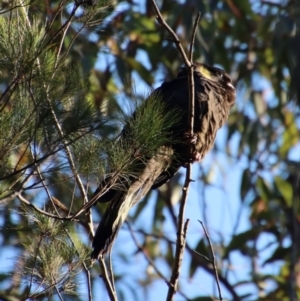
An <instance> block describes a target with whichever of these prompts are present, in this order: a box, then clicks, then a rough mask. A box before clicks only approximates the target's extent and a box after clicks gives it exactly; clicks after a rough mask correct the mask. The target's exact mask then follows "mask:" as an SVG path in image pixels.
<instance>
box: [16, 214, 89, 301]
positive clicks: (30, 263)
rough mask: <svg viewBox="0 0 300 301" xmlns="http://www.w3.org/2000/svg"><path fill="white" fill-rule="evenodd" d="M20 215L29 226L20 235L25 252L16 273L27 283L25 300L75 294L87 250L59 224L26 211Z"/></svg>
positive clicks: (87, 253) (43, 216)
mask: <svg viewBox="0 0 300 301" xmlns="http://www.w3.org/2000/svg"><path fill="white" fill-rule="evenodd" d="M25 210H26V209H25ZM20 214H22V215H24V216H25V219H26V221H27V223H28V226H27V227H26V232H21V233H22V234H23V235H21V237H22V238H21V242H23V246H24V248H25V251H26V252H25V255H24V266H23V268H22V270H20V271H18V272H19V273H20V274H21V276H22V278H23V279H24V280H25V283H26V284H27V283H28V284H27V287H26V288H25V292H26V294H27V296H28V298H38V297H39V296H41V295H48V296H51V295H53V294H57V292H59V293H60V294H62V295H74V294H75V295H77V293H76V289H75V287H76V284H75V280H76V277H77V275H78V274H79V273H81V271H82V269H83V263H84V262H85V261H87V257H88V256H89V252H88V250H87V249H86V248H85V247H84V245H83V244H82V243H79V241H78V239H77V241H76V243H75V242H74V237H71V236H70V234H69V232H68V230H67V229H66V225H63V224H62V223H61V222H59V221H56V220H54V219H53V218H49V217H46V216H45V215H43V214H39V213H36V212H34V211H29V210H26V211H25V212H23V213H21V212H20ZM28 227H29V228H30V231H28ZM19 231H22V229H20V230H19ZM28 237H30V239H28Z"/></svg>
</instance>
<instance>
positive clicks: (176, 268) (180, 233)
mask: <svg viewBox="0 0 300 301" xmlns="http://www.w3.org/2000/svg"><path fill="white" fill-rule="evenodd" d="M184 194H185V196H184V197H183V199H182V200H181V204H182V205H180V210H179V216H178V228H177V241H176V252H175V261H174V264H173V268H172V275H171V279H170V283H169V290H168V295H167V299H166V300H167V301H172V300H173V298H174V296H175V294H176V292H177V286H178V280H179V274H180V268H181V264H182V260H183V254H184V249H185V243H186V232H187V227H188V224H189V219H187V220H186V222H185V224H184V226H183V217H184V211H185V210H184V209H185V202H186V199H187V195H188V189H187V190H186V193H184Z"/></svg>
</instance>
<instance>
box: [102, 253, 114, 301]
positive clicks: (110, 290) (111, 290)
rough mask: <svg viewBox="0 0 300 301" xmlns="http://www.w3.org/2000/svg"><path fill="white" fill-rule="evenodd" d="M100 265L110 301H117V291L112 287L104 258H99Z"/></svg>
mask: <svg viewBox="0 0 300 301" xmlns="http://www.w3.org/2000/svg"><path fill="white" fill-rule="evenodd" d="M99 263H100V266H101V268H102V272H103V275H101V278H102V279H103V281H104V284H105V287H106V290H107V293H108V296H109V299H110V301H117V295H116V292H115V290H114V288H113V286H112V283H111V281H110V279H109V275H108V272H107V268H106V264H105V261H104V259H103V257H102V256H100V257H99Z"/></svg>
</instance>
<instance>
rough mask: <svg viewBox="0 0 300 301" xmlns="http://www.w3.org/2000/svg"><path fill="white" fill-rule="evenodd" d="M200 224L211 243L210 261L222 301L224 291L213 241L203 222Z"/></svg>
mask: <svg viewBox="0 0 300 301" xmlns="http://www.w3.org/2000/svg"><path fill="white" fill-rule="evenodd" d="M199 223H200V224H201V226H202V228H203V230H204V233H205V236H206V238H207V240H208V243H209V247H210V251H211V255H212V260H209V261H210V262H211V263H212V265H213V268H214V271H215V277H216V282H217V286H218V291H219V299H220V301H222V300H223V297H222V291H221V286H220V281H219V275H218V270H217V265H216V257H215V252H214V249H213V247H212V244H211V241H210V237H209V235H208V233H207V230H206V228H205V226H204V224H203V222H201V221H199Z"/></svg>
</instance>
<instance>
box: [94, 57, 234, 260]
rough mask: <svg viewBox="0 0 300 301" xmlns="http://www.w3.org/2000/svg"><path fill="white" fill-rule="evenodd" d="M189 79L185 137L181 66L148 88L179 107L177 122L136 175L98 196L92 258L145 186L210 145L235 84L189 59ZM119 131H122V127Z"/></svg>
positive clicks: (185, 87)
mask: <svg viewBox="0 0 300 301" xmlns="http://www.w3.org/2000/svg"><path fill="white" fill-rule="evenodd" d="M194 83H195V118H194V136H193V137H188V135H187V128H188V115H189V114H188V110H189V92H188V91H189V86H188V71H187V68H186V67H183V68H181V69H180V71H179V73H178V75H177V77H176V78H175V79H174V80H171V81H169V82H164V83H163V84H162V85H161V86H160V87H159V88H157V89H156V90H154V91H153V93H152V95H157V96H158V97H159V99H160V101H162V102H164V103H165V104H166V107H167V109H168V108H169V109H170V110H171V109H174V108H178V110H179V111H180V119H179V122H177V123H176V124H175V125H174V126H172V127H171V128H170V135H171V136H172V139H174V143H171V145H167V146H166V147H165V148H160V151H159V152H158V153H157V155H155V156H153V157H152V158H148V159H147V160H146V162H145V160H144V161H143V163H142V164H141V166H140V167H141V168H140V170H139V175H138V177H135V178H132V179H130V180H127V181H126V183H121V184H120V183H117V182H118V181H120V180H116V183H115V184H114V185H113V186H112V187H111V188H110V189H108V190H107V191H106V192H105V193H104V194H102V195H101V196H100V197H99V198H98V201H99V202H101V203H103V202H110V203H109V206H108V208H107V209H106V212H105V213H104V215H103V216H102V219H101V222H100V224H99V226H98V228H97V231H96V234H95V237H94V240H93V252H92V254H91V257H92V259H97V258H98V257H99V256H100V255H101V256H102V255H105V254H106V253H107V252H109V251H110V249H111V247H112V245H113V242H114V240H115V238H116V235H117V233H118V231H119V229H120V227H121V226H122V224H123V222H124V221H125V219H126V217H127V215H128V212H129V210H130V208H131V207H132V206H133V205H134V204H136V203H137V202H138V201H139V200H140V199H141V198H142V197H143V196H144V195H145V194H146V193H147V192H148V191H149V189H151V188H152V189H155V188H158V187H160V186H161V185H162V184H164V183H166V182H167V181H168V180H169V179H170V178H172V176H173V175H174V174H175V173H176V172H177V171H178V169H179V168H180V167H181V166H185V165H186V164H187V163H189V162H191V161H192V162H194V161H201V160H202V159H203V157H204V156H205V154H206V153H207V152H208V151H209V150H210V149H211V148H212V147H213V144H214V141H215V138H216V133H217V131H218V129H220V128H221V127H222V126H223V125H224V123H225V122H226V120H227V118H228V115H229V112H230V108H231V107H232V106H233V104H234V103H235V97H236V93H235V88H234V87H233V85H232V82H231V79H230V77H229V75H228V74H227V73H226V72H225V71H223V70H222V69H219V68H215V67H210V66H207V65H205V64H201V63H194ZM146 101H147V100H146ZM133 118H134V117H133ZM122 135H123V136H126V135H127V133H126V126H125V128H124V130H123V132H122ZM109 180H110V179H109V178H108V179H105V180H104V181H103V182H102V183H101V184H100V185H99V187H98V189H97V190H96V192H95V194H94V196H97V195H99V193H101V191H103V189H104V188H105V187H107V183H108V182H109ZM118 184H119V185H118ZM121 187H122V188H121Z"/></svg>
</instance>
